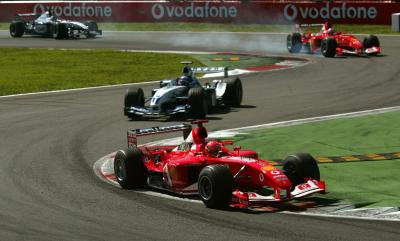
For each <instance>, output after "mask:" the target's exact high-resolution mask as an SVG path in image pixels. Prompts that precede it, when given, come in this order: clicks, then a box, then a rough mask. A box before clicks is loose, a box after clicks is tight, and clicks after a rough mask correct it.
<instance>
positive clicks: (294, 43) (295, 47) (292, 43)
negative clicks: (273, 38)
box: [286, 33, 303, 53]
mask: <svg viewBox="0 0 400 241" xmlns="http://www.w3.org/2000/svg"><path fill="white" fill-rule="evenodd" d="M286 47H287V50H288V51H289V53H299V52H300V51H301V49H302V48H303V43H302V42H301V34H300V33H293V34H289V35H288V36H287V38H286Z"/></svg>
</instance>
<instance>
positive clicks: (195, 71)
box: [192, 67, 228, 78]
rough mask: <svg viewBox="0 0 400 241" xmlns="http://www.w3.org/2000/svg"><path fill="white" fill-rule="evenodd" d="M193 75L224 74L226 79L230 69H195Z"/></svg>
mask: <svg viewBox="0 0 400 241" xmlns="http://www.w3.org/2000/svg"><path fill="white" fill-rule="evenodd" d="M192 71H193V73H200V74H211V73H221V72H224V77H225V78H228V67H193V68H192Z"/></svg>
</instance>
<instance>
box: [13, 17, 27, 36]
mask: <svg viewBox="0 0 400 241" xmlns="http://www.w3.org/2000/svg"><path fill="white" fill-rule="evenodd" d="M24 32H25V24H24V23H23V22H21V21H13V22H12V23H11V24H10V35H11V37H13V38H20V37H22V35H24Z"/></svg>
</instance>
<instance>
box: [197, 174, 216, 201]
mask: <svg viewBox="0 0 400 241" xmlns="http://www.w3.org/2000/svg"><path fill="white" fill-rule="evenodd" d="M199 193H200V197H201V198H202V199H203V200H210V199H211V197H212V195H213V189H212V182H211V179H210V178H209V177H207V176H203V177H201V178H200V181H199Z"/></svg>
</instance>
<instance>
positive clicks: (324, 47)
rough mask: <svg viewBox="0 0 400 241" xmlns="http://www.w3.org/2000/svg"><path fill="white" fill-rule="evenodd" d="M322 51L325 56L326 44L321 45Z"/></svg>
mask: <svg viewBox="0 0 400 241" xmlns="http://www.w3.org/2000/svg"><path fill="white" fill-rule="evenodd" d="M321 50H322V53H323V54H324V55H325V54H326V44H325V42H322V43H321Z"/></svg>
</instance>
